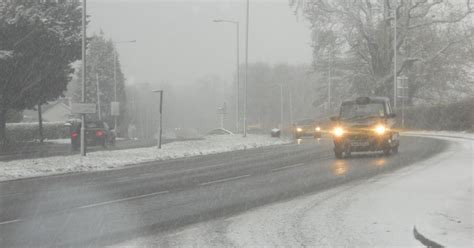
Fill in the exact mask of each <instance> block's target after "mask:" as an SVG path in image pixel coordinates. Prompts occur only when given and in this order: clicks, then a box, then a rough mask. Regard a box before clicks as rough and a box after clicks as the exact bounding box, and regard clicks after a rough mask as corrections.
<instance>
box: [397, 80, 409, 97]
mask: <svg viewBox="0 0 474 248" xmlns="http://www.w3.org/2000/svg"><path fill="white" fill-rule="evenodd" d="M407 94H408V77H406V76H401V77H397V95H398V98H407V97H408V95H407Z"/></svg>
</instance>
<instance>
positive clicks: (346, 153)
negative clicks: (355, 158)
mask: <svg viewBox="0 0 474 248" xmlns="http://www.w3.org/2000/svg"><path fill="white" fill-rule="evenodd" d="M345 155H346V157H347V158H350V157H351V155H352V152H351V151H350V150H347V151H346V152H345Z"/></svg>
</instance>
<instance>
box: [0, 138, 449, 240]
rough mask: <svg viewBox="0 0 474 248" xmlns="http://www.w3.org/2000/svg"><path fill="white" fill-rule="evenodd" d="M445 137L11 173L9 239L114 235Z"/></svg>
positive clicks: (1, 189)
mask: <svg viewBox="0 0 474 248" xmlns="http://www.w3.org/2000/svg"><path fill="white" fill-rule="evenodd" d="M298 143H300V144H298ZM446 146H447V143H446V142H445V141H441V140H435V139H430V138H419V137H402V139H401V146H400V153H399V154H397V155H392V156H390V157H383V156H381V155H379V154H359V155H357V154H356V155H354V156H353V157H352V158H349V159H344V160H336V159H335V158H334V156H333V153H332V143H331V141H330V140H328V139H324V138H323V139H322V140H319V141H316V140H313V139H303V140H302V141H301V142H295V144H291V145H283V146H275V147H267V148H259V149H253V150H248V151H237V152H229V153H223V154H216V155H210V156H203V157H196V158H188V159H178V160H173V161H165V162H155V163H148V164H146V165H143V166H134V167H129V168H127V169H122V170H114V171H104V172H92V173H83V174H71V175H59V176H51V177H44V178H36V179H25V180H17V181H9V182H3V183H0V247H12V246H20V247H25V246H27V247H40V246H41V247H44V246H78V247H84V246H92V247H95V246H104V245H108V244H115V243H119V242H122V241H125V240H128V239H131V238H134V237H138V236H142V235H150V234H153V233H157V232H162V231H166V230H171V229H175V228H179V227H182V226H184V225H188V224H192V223H196V222H200V221H205V220H209V219H212V218H218V217H224V216H229V215H233V214H237V213H239V212H243V211H246V210H248V209H250V208H254V207H258V206H261V205H264V204H269V203H272V202H276V201H282V200H290V199H292V198H295V197H298V196H301V195H304V194H311V193H316V192H318V191H322V190H325V189H329V188H332V187H335V186H338V185H341V184H344V183H347V182H350V181H354V180H361V179H365V178H370V177H372V176H374V175H377V174H380V173H386V172H390V171H392V170H395V169H398V168H401V167H404V166H409V165H410V164H413V163H415V162H417V161H421V160H424V159H426V158H428V157H430V156H432V155H434V154H436V153H439V152H440V151H442V150H443V149H445V148H446Z"/></svg>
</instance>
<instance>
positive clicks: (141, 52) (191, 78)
mask: <svg viewBox="0 0 474 248" xmlns="http://www.w3.org/2000/svg"><path fill="white" fill-rule="evenodd" d="M88 14H89V15H90V25H89V30H88V33H89V34H90V35H92V34H94V33H99V32H101V31H102V32H104V35H105V36H106V37H109V38H110V39H112V40H114V41H127V40H136V41H137V42H136V43H132V44H130V43H123V44H117V50H118V53H119V58H120V63H121V65H122V71H123V72H124V75H125V78H126V85H127V87H138V88H141V90H137V89H135V90H132V91H133V92H134V93H133V94H135V95H133V96H132V95H129V96H127V98H128V99H129V101H128V102H129V104H130V106H129V107H128V108H129V111H131V112H137V111H138V112H140V113H136V114H137V115H139V116H147V120H143V118H144V117H136V118H135V119H136V122H141V123H145V122H146V123H148V124H142V125H143V129H147V128H146V127H145V126H149V128H148V129H150V128H151V129H152V128H153V126H155V123H156V121H157V118H155V117H156V116H157V112H156V108H152V109H148V110H144V106H149V105H151V104H157V103H158V98H157V96H156V97H154V96H153V95H151V93H149V90H151V89H163V88H166V89H167V90H166V92H165V98H164V104H165V107H164V124H165V129H174V128H180V127H193V128H198V129H199V130H200V131H206V130H209V129H212V128H215V127H217V126H218V125H219V122H220V117H219V116H218V115H217V112H216V111H217V108H219V107H222V106H223V104H224V103H225V104H226V105H227V107H228V116H227V118H226V122H225V124H226V125H225V126H226V128H228V129H230V130H233V129H234V127H235V89H236V87H235V81H236V80H235V78H236V77H235V75H236V73H235V72H236V42H235V40H236V32H235V26H234V25H232V24H230V23H215V22H213V20H215V19H228V20H235V21H239V22H240V62H241V63H244V62H245V1H235V0H234V1H161V0H155V1H152V0H149V1H105V0H90V1H89V2H88ZM310 44H311V39H310V30H309V28H308V23H307V22H305V21H304V19H303V18H302V17H298V16H297V15H295V13H294V9H292V8H291V7H290V6H289V4H288V1H287V0H272V1H251V4H250V29H249V63H253V62H264V63H268V64H270V65H275V64H281V63H286V64H309V63H310V62H311V54H312V52H311V45H310ZM241 82H243V79H242V80H241ZM209 89H212V90H209ZM129 94H130V93H129ZM276 96H278V94H277V95H276ZM134 99H141V100H142V104H141V105H139V104H138V101H137V100H135V102H133V101H134ZM143 99H148V101H145V102H143ZM134 104H135V105H134ZM196 106H199V108H198V107H196ZM150 116H151V117H150ZM140 119H141V120H140ZM137 125H138V126H140V124H137Z"/></svg>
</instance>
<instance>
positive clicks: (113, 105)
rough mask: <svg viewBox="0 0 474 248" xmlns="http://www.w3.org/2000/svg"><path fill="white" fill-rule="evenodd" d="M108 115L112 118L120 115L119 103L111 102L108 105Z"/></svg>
mask: <svg viewBox="0 0 474 248" xmlns="http://www.w3.org/2000/svg"><path fill="white" fill-rule="evenodd" d="M110 108H111V109H110V114H111V115H112V116H119V115H120V103H119V102H111V103H110Z"/></svg>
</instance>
